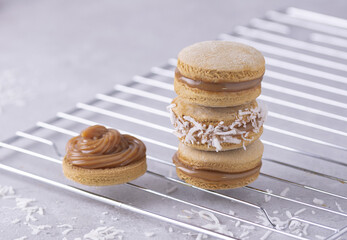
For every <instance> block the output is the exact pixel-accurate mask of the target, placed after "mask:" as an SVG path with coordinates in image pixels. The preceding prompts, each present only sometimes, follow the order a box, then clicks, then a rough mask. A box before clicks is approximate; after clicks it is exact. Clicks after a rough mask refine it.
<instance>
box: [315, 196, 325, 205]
mask: <svg viewBox="0 0 347 240" xmlns="http://www.w3.org/2000/svg"><path fill="white" fill-rule="evenodd" d="M313 203H314V204H317V205H323V204H324V201H323V200H322V199H318V198H314V199H313Z"/></svg>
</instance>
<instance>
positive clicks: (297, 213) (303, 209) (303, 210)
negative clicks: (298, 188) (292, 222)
mask: <svg viewBox="0 0 347 240" xmlns="http://www.w3.org/2000/svg"><path fill="white" fill-rule="evenodd" d="M305 211H306V208H301V209H300V210H298V211H296V212H295V213H294V216H297V215H299V214H300V213H303V212H305Z"/></svg>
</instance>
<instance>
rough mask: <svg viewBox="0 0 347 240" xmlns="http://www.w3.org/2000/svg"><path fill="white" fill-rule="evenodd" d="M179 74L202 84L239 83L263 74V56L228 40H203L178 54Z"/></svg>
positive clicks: (250, 48)
mask: <svg viewBox="0 0 347 240" xmlns="http://www.w3.org/2000/svg"><path fill="white" fill-rule="evenodd" d="M177 68H178V70H179V71H180V73H181V74H182V75H184V76H185V77H187V78H190V79H198V80H202V81H204V82H211V83H219V82H242V81H248V80H253V79H257V78H259V77H261V76H262V75H263V74H264V72H265V60H264V57H263V55H262V54H261V53H260V52H259V51H258V50H256V49H255V48H253V47H251V46H248V45H244V44H241V43H237V42H230V41H206V42H199V43H195V44H193V45H190V46H188V47H186V48H184V49H182V50H181V51H180V53H179V54H178V62H177Z"/></svg>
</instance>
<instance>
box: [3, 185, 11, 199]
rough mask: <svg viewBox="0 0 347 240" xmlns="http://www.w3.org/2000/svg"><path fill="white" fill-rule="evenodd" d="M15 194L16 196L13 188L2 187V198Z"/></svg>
mask: <svg viewBox="0 0 347 240" xmlns="http://www.w3.org/2000/svg"><path fill="white" fill-rule="evenodd" d="M14 194H15V191H14V189H13V187H11V186H1V185H0V197H1V198H4V197H7V196H13V195H14Z"/></svg>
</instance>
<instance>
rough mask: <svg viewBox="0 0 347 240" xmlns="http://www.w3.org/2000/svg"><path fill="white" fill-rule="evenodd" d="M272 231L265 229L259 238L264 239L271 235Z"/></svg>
mask: <svg viewBox="0 0 347 240" xmlns="http://www.w3.org/2000/svg"><path fill="white" fill-rule="evenodd" d="M271 233H272V231H267V232H266V233H265V234H264V235H263V236H262V237H261V238H260V240H266V239H267V238H268V237H269V236H270V235H271Z"/></svg>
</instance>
